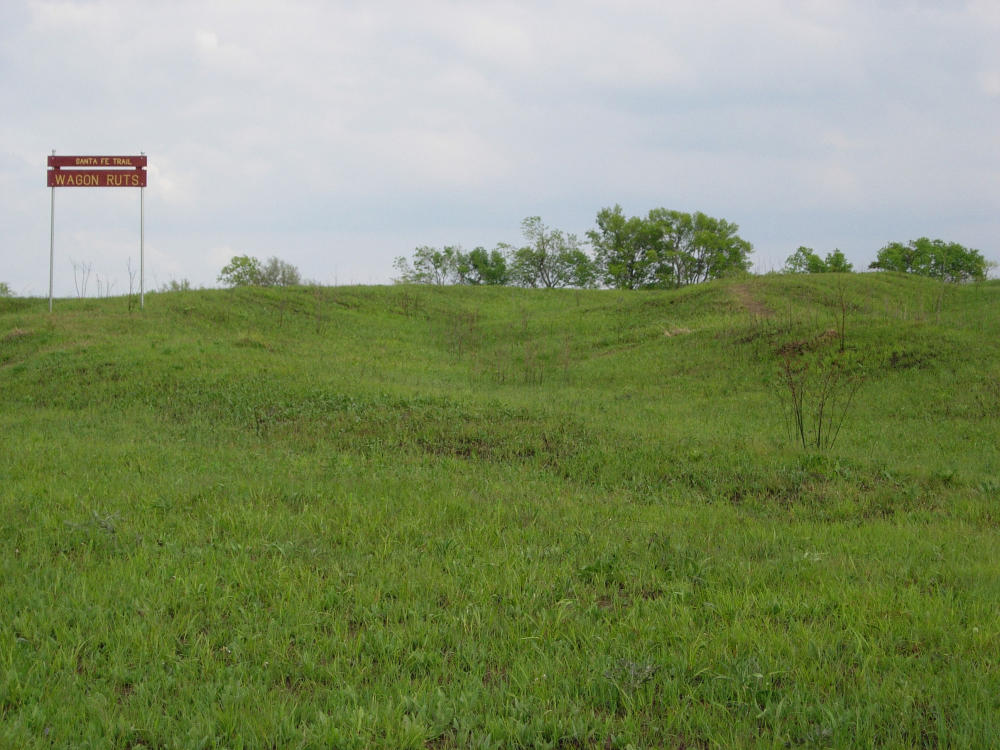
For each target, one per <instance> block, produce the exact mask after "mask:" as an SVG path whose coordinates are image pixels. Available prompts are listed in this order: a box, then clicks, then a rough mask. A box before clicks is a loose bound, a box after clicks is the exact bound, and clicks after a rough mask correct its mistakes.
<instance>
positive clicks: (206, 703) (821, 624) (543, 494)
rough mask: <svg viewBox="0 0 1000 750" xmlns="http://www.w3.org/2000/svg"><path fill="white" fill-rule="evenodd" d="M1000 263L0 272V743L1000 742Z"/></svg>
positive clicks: (560, 744) (651, 744)
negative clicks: (22, 283)
mask: <svg viewBox="0 0 1000 750" xmlns="http://www.w3.org/2000/svg"><path fill="white" fill-rule="evenodd" d="M998 444H1000V284H997V283H995V282H994V283H987V284H981V285H975V286H961V287H959V286H942V285H941V284H939V283H936V282H933V281H930V280H926V279H919V278H913V277H906V276H901V275H893V274H850V275H818V276H763V277H755V278H750V279H745V280H726V281H722V282H713V283H711V284H706V285H700V286H696V287H689V288H686V289H682V290H679V291H671V292H650V293H621V292H615V291H575V290H574V291H569V290H566V291H535V290H517V289H494V288H433V287H407V286H400V287H382V288H355V287H348V288H294V289H282V290H274V289H241V290H232V291H198V292H175V293H168V294H150V295H148V296H147V303H146V310H145V312H142V313H139V312H137V311H135V310H133V309H131V308H130V307H129V305H128V304H127V301H126V300H124V299H120V298H119V299H102V300H66V301H59V302H58V303H57V306H56V312H55V314H51V315H50V314H49V313H48V312H47V302H46V301H41V300H25V299H0V514H2V515H0V518H2V519H3V520H2V522H0V550H2V552H0V745H9V746H16V747H50V746H73V745H79V746H92V747H103V746H112V747H123V748H125V747H128V748H136V747H148V748H154V747H156V748H160V747H162V748H173V747H261V746H275V747H317V748H320V747H369V746H373V745H374V746H384V747H418V748H419V747H433V748H448V747H470V746H473V747H512V746H521V747H564V748H565V747H627V746H629V745H632V746H635V747H714V746H727V747H731V746H753V745H759V746H767V747H770V746H778V745H782V746H787V745H805V746H834V747H839V746H857V745H866V746H884V747H913V746H937V745H942V746H982V747H986V746H990V745H993V744H997V742H998V736H997V735H998V734H1000V719H998V717H1000V697H998V696H1000V667H998V664H1000V627H998V625H997V622H998V621H1000V616H998V615H1000V575H998V573H1000V568H998V562H1000V552H998V550H1000V545H998V544H997V542H998V523H1000V455H998V451H997V447H996V446H997V445H998Z"/></svg>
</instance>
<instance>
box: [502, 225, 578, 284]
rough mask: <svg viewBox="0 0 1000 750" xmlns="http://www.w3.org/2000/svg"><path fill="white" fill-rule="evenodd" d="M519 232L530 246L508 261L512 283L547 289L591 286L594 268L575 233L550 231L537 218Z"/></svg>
mask: <svg viewBox="0 0 1000 750" xmlns="http://www.w3.org/2000/svg"><path fill="white" fill-rule="evenodd" d="M521 232H522V233H523V234H524V238H525V239H526V240H528V242H529V243H530V244H529V245H527V246H525V247H522V248H519V249H518V250H515V251H514V254H513V257H512V259H511V264H510V278H511V280H512V281H513V282H514V283H515V284H517V285H518V286H528V287H544V288H546V289H553V288H556V287H567V286H578V287H580V286H582V287H586V286H593V284H594V281H595V279H596V276H597V273H596V269H595V268H594V265H593V262H592V261H591V260H590V257H589V256H588V255H587V254H586V253H585V252H583V250H581V249H580V241H579V240H578V239H577V237H576V235H575V234H563V232H562V231H560V230H558V229H550V228H549V227H547V226H545V224H543V223H542V219H541V217H540V216H529V217H528V218H526V219H525V220H524V221H522V222H521Z"/></svg>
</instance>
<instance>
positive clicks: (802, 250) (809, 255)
mask: <svg viewBox="0 0 1000 750" xmlns="http://www.w3.org/2000/svg"><path fill="white" fill-rule="evenodd" d="M826 270H827V267H826V263H824V262H823V259H822V258H821V257H819V255H817V254H816V251H814V250H813V249H812V248H811V247H801V246H800V247H799V249H798V250H796V251H795V252H794V253H792V254H791V255H789V256H788V258H786V259H785V268H784V271H785V273H824V272H825V271H826Z"/></svg>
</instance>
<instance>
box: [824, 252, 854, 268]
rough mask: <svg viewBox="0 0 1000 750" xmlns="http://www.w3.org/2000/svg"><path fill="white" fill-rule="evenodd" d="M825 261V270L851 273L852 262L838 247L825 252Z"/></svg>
mask: <svg viewBox="0 0 1000 750" xmlns="http://www.w3.org/2000/svg"><path fill="white" fill-rule="evenodd" d="M825 263H826V270H827V271H829V272H830V273H851V272H852V271H853V270H854V264H853V263H850V262H849V261H848V260H847V258H846V257H845V256H844V253H843V252H842V251H841V250H840V248H836V249H834V251H833V252H832V253H827V255H826V261H825Z"/></svg>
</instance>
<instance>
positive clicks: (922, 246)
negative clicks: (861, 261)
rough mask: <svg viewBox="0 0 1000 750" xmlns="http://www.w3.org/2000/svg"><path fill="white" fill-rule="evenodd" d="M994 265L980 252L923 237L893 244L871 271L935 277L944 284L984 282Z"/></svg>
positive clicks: (882, 254) (883, 251) (873, 264)
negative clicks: (899, 272) (949, 282)
mask: <svg viewBox="0 0 1000 750" xmlns="http://www.w3.org/2000/svg"><path fill="white" fill-rule="evenodd" d="M989 267H990V264H989V263H988V262H987V261H986V258H984V257H983V254H982V253H981V252H980V251H978V250H973V249H971V248H967V247H965V246H964V245H960V244H958V243H957V242H945V241H944V240H931V239H928V238H927V237H921V238H919V239H916V240H911V241H910V242H908V243H907V244H905V245H904V244H903V243H901V242H890V243H889V244H888V245H886V246H885V247H883V248H882V249H881V250H879V251H878V255H877V256H876V258H875V260H874V261H872V263H871V265H869V268H873V269H877V270H881V271H901V272H903V273H915V274H919V275H921V276H931V277H933V278H936V279H941V280H942V281H953V282H963V281H982V280H983V279H985V278H986V272H987V270H988V269H989Z"/></svg>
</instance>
